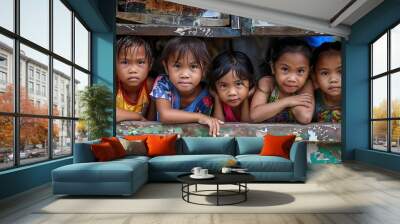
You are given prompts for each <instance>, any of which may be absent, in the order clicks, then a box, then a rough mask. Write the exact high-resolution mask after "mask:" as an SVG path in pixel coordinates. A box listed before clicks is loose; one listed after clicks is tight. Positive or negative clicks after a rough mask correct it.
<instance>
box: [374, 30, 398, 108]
mask: <svg viewBox="0 0 400 224" xmlns="http://www.w3.org/2000/svg"><path fill="white" fill-rule="evenodd" d="M372 48H373V57H372V60H373V75H377V74H380V73H383V72H386V71H387V49H388V46H387V34H385V35H383V36H382V37H381V38H379V39H378V40H377V41H376V42H375V43H374V44H373V46H372ZM391 48H392V50H391V67H392V69H393V68H397V67H399V66H400V57H399V56H397V55H400V25H398V26H397V27H395V28H394V29H392V31H391ZM386 86H387V78H386V77H381V78H378V79H375V80H374V81H373V107H376V106H378V105H379V104H380V103H381V102H382V101H384V100H386V99H387V88H386ZM391 86H392V88H391V98H392V100H394V99H397V100H400V88H399V86H400V72H398V73H395V74H393V75H391Z"/></svg>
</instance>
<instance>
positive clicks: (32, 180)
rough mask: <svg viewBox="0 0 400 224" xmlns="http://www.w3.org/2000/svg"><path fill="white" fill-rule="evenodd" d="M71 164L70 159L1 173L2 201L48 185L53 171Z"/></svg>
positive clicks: (0, 193) (0, 194) (0, 192)
mask: <svg viewBox="0 0 400 224" xmlns="http://www.w3.org/2000/svg"><path fill="white" fill-rule="evenodd" d="M71 163H72V158H71V157H69V158H64V159H59V160H53V161H47V162H44V163H40V164H34V165H30V166H24V167H20V168H17V169H13V170H7V171H3V172H1V173H0V183H1V191H0V199H2V198H5V197H8V196H11V195H14V194H17V193H20V192H23V191H26V190H29V189H31V188H34V187H37V186H40V185H43V184H45V183H48V182H49V181H50V180H51V171H52V170H53V169H55V168H57V167H60V166H64V165H68V164H71Z"/></svg>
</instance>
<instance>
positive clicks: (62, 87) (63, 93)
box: [53, 59, 72, 117]
mask: <svg viewBox="0 0 400 224" xmlns="http://www.w3.org/2000/svg"><path fill="white" fill-rule="evenodd" d="M71 72H72V70H71V66H69V65H66V64H64V63H62V62H60V61H58V60H56V59H54V60H53V115H56V116H62V117H72V85H71V84H72V80H71V79H72V75H71Z"/></svg>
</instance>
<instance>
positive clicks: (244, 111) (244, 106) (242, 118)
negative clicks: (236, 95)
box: [240, 98, 250, 122]
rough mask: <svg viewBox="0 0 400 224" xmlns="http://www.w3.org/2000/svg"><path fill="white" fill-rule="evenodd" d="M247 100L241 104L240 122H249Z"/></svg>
mask: <svg viewBox="0 0 400 224" xmlns="http://www.w3.org/2000/svg"><path fill="white" fill-rule="evenodd" d="M249 104H250V103H249V98H246V99H245V100H244V101H243V103H242V108H241V109H240V110H241V111H240V121H241V122H250V105H249Z"/></svg>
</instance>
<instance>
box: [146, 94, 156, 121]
mask: <svg viewBox="0 0 400 224" xmlns="http://www.w3.org/2000/svg"><path fill="white" fill-rule="evenodd" d="M156 115H157V113H156V103H155V102H154V100H153V99H152V100H151V101H150V104H149V109H148V111H147V116H146V118H147V120H149V121H155V120H156Z"/></svg>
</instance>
